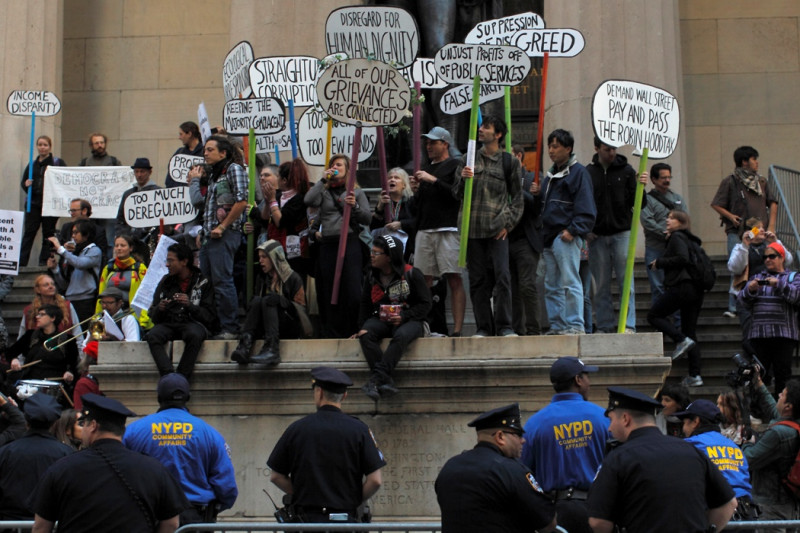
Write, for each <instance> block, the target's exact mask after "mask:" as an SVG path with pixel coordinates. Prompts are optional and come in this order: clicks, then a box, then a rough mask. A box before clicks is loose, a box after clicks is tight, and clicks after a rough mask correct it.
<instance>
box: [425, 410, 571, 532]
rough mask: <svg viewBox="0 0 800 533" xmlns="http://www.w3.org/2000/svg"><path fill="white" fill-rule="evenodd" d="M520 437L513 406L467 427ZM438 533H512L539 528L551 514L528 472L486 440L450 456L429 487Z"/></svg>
mask: <svg viewBox="0 0 800 533" xmlns="http://www.w3.org/2000/svg"><path fill="white" fill-rule="evenodd" d="M467 425H468V426H470V427H475V428H476V429H477V430H481V429H490V428H491V429H493V428H498V431H499V430H500V428H509V429H510V430H513V431H515V432H517V433H518V434H519V435H520V437H521V435H522V425H521V423H520V416H519V406H518V405H516V404H512V405H509V406H506V407H501V408H498V409H493V410H492V411H488V412H486V413H484V414H482V415H481V416H479V417H478V418H476V419H475V420H473V421H472V422H470V423H469V424H467ZM434 487H435V489H436V497H437V499H438V501H439V507H440V508H441V511H442V533H513V532H525V533H528V532H530V531H533V530H536V529H540V528H543V527H544V526H546V525H548V524H549V523H550V522H551V521H552V520H553V516H554V515H555V509H554V507H553V503H552V502H551V501H549V500H548V499H547V498H545V496H544V495H543V494H542V490H541V488H539V485H538V484H537V483H536V480H535V479H534V477H533V474H532V473H531V471H530V469H529V468H528V467H526V466H525V465H523V464H522V463H521V462H520V461H518V460H517V459H512V458H509V457H506V456H505V455H503V453H502V451H501V450H500V449H499V448H498V447H497V446H495V445H494V444H492V443H490V442H478V444H477V445H476V446H475V447H474V448H473V449H472V450H468V451H466V452H464V453H462V454H461V455H457V456H455V457H452V458H451V459H450V460H449V461H447V463H445V465H444V467H442V470H441V472H439V476H438V477H437V478H436V483H435V486H434Z"/></svg>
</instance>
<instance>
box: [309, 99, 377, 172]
mask: <svg viewBox="0 0 800 533" xmlns="http://www.w3.org/2000/svg"><path fill="white" fill-rule="evenodd" d="M297 129H298V131H297V145H298V146H299V147H300V153H301V154H302V156H303V160H304V161H305V162H306V163H308V164H309V165H317V166H326V165H327V161H325V140H326V137H327V134H328V123H327V122H325V115H324V114H323V113H321V112H320V111H318V110H316V109H314V108H313V107H310V108H308V109H307V110H306V111H305V113H303V116H301V117H300V122H299V124H298V127H297ZM377 137H378V134H377V132H376V131H375V128H362V129H361V149H360V150H359V151H358V162H359V163H361V162H363V161H366V160H367V159H368V158H369V156H370V155H372V152H373V151H374V150H375V146H376V144H377V142H378V140H377ZM355 138H356V128H355V126H350V125H348V124H342V123H338V122H337V123H336V124H334V125H333V128H332V129H331V150H330V151H331V153H332V154H349V153H352V151H353V143H354V142H355Z"/></svg>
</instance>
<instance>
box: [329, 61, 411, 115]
mask: <svg viewBox="0 0 800 533" xmlns="http://www.w3.org/2000/svg"><path fill="white" fill-rule="evenodd" d="M317 98H318V99H319V103H320V106H321V107H322V109H323V110H324V111H325V113H326V114H327V115H328V116H330V117H333V118H335V119H336V120H338V121H339V122H344V123H345V124H353V125H358V124H359V123H361V125H363V126H389V125H391V124H397V123H398V122H400V120H401V119H402V118H403V117H404V116H405V114H406V112H407V111H408V106H409V104H410V103H411V89H410V88H409V86H408V82H407V81H406V80H405V78H403V76H402V75H401V74H400V72H398V71H397V69H395V68H393V67H390V66H389V65H387V64H386V63H381V62H380V61H370V60H368V59H348V60H345V61H342V62H340V63H337V64H335V65H333V66H332V67H330V68H328V69H327V70H325V72H324V73H323V74H322V76H320V78H319V81H318V82H317Z"/></svg>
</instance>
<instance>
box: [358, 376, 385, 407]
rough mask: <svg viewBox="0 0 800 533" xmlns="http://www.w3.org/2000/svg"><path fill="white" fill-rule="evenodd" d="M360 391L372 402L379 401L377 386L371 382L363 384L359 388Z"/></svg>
mask: <svg viewBox="0 0 800 533" xmlns="http://www.w3.org/2000/svg"><path fill="white" fill-rule="evenodd" d="M361 390H362V391H364V394H366V395H367V397H368V398H369V399H370V400H372V401H373V402H377V401H378V400H380V399H381V393H380V392H378V386H377V385H376V384H375V382H374V381H372V380H369V381H367V382H366V383H364V385H362V386H361Z"/></svg>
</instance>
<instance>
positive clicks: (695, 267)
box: [686, 239, 717, 292]
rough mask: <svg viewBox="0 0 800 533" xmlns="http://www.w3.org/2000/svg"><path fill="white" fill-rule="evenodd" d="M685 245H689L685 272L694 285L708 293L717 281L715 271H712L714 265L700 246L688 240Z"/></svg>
mask: <svg viewBox="0 0 800 533" xmlns="http://www.w3.org/2000/svg"><path fill="white" fill-rule="evenodd" d="M687 243H688V245H689V263H690V264H689V266H688V267H687V268H686V271H687V272H688V273H689V276H691V278H692V281H694V283H695V285H697V286H698V287H700V288H702V289H703V290H704V291H705V292H708V291H710V290H711V289H713V288H714V283H716V281H717V271H716V270H714V265H713V264H712V263H711V259H710V258H709V257H708V254H706V251H705V250H703V247H702V246H700V245H699V244H697V243H696V242H695V241H693V240H691V239H688V240H687Z"/></svg>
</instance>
